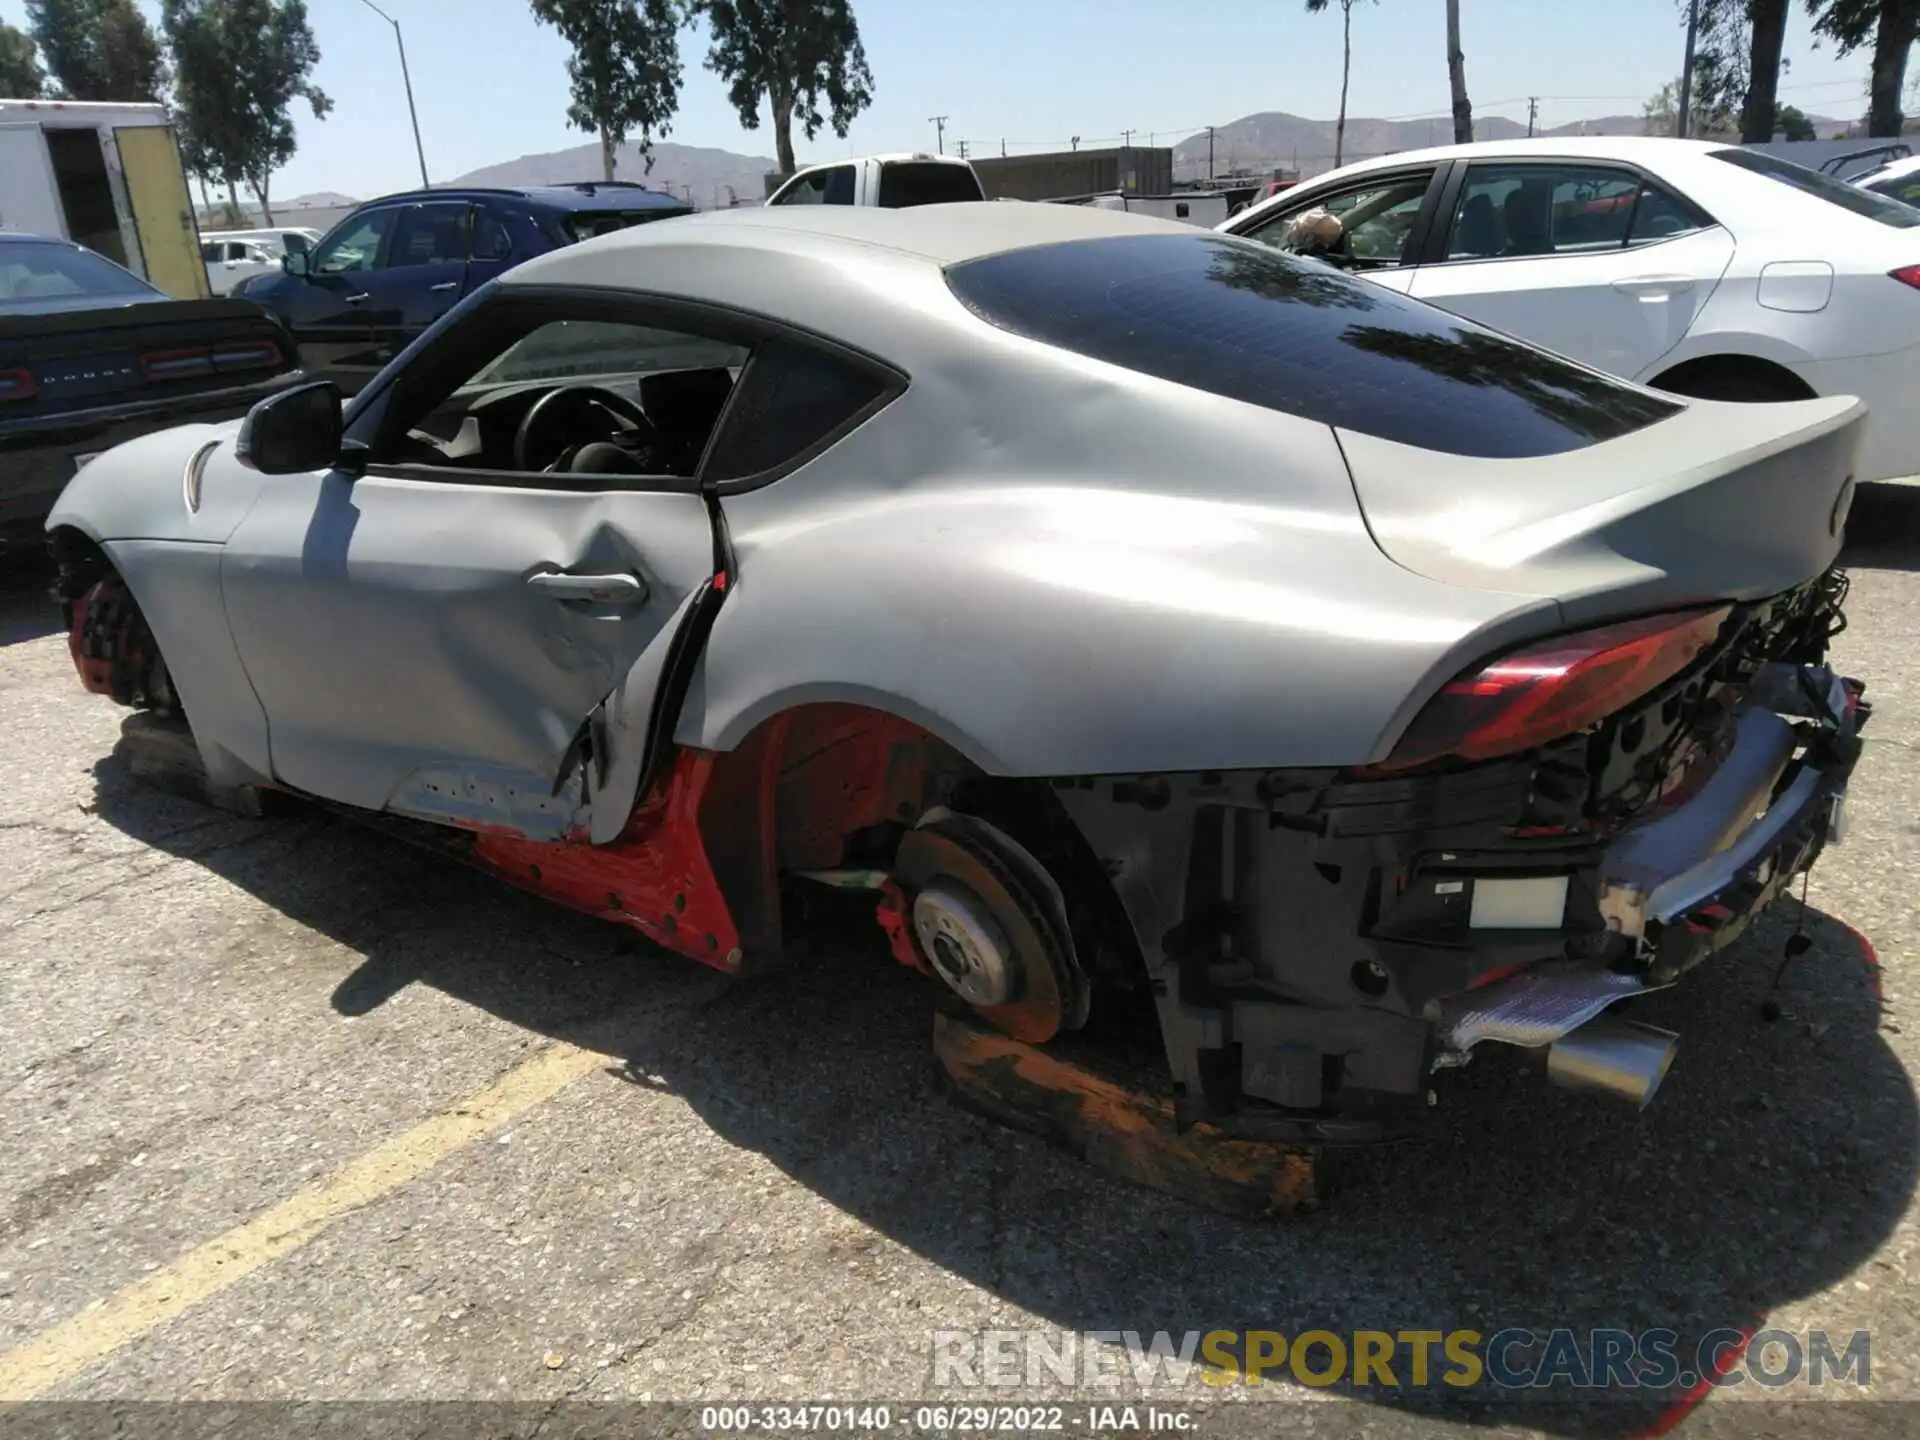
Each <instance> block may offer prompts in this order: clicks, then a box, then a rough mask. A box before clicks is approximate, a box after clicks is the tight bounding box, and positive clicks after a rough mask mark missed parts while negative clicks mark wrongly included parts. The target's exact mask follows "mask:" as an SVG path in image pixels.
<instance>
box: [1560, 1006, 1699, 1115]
mask: <svg viewBox="0 0 1920 1440" xmlns="http://www.w3.org/2000/svg"><path fill="white" fill-rule="evenodd" d="M1679 1044H1680V1037H1679V1036H1678V1035H1676V1034H1674V1033H1673V1031H1671V1030H1658V1029H1655V1028H1654V1027H1653V1026H1651V1025H1640V1024H1637V1023H1635V1022H1634V1021H1632V1020H1620V1019H1616V1018H1615V1017H1613V1016H1611V1015H1600V1016H1597V1017H1595V1018H1594V1019H1592V1020H1589V1021H1588V1022H1587V1023H1586V1024H1584V1025H1582V1026H1580V1027H1578V1028H1577V1029H1574V1030H1569V1031H1568V1032H1567V1033H1566V1034H1565V1035H1562V1036H1561V1037H1560V1038H1559V1039H1558V1040H1556V1041H1554V1042H1553V1044H1552V1046H1551V1047H1550V1048H1549V1049H1548V1051H1547V1078H1548V1079H1549V1080H1551V1081H1552V1082H1553V1083H1554V1084H1556V1085H1559V1086H1563V1087H1564V1088H1566V1089H1569V1090H1586V1091H1592V1092H1596V1093H1599V1094H1603V1095H1612V1096H1615V1097H1617V1098H1619V1099H1622V1100H1626V1101H1628V1102H1629V1103H1630V1104H1632V1106H1633V1107H1634V1108H1635V1109H1636V1110H1644V1109H1646V1107H1647V1105H1648V1103H1649V1102H1650V1101H1651V1100H1652V1099H1653V1097H1654V1095H1655V1094H1656V1093H1657V1092H1658V1091H1659V1089H1660V1082H1661V1081H1663V1080H1665V1079H1666V1078H1667V1071H1668V1070H1669V1069H1670V1068H1672V1065H1673V1056H1674V1051H1675V1050H1676V1049H1678V1048H1679Z"/></svg>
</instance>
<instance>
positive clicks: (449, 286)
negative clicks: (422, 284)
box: [427, 280, 460, 295]
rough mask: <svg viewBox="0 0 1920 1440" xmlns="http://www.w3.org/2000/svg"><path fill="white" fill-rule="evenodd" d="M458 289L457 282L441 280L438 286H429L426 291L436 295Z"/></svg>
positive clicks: (458, 284) (458, 283)
mask: <svg viewBox="0 0 1920 1440" xmlns="http://www.w3.org/2000/svg"><path fill="white" fill-rule="evenodd" d="M459 288H460V282H459V281H458V280H442V281H441V282H440V283H439V284H438V285H429V286H428V287H427V289H429V290H431V291H433V292H434V293H435V294H436V295H437V294H439V293H440V292H441V291H442V290H458V289H459Z"/></svg>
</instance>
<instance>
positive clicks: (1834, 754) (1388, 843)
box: [1060, 663, 1869, 1143]
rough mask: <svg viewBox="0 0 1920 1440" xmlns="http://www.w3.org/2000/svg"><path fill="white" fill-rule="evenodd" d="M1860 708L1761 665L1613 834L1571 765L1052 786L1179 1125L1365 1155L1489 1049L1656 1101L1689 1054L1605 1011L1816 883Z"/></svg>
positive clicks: (1787, 667)
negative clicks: (1127, 976) (1707, 733)
mask: <svg viewBox="0 0 1920 1440" xmlns="http://www.w3.org/2000/svg"><path fill="white" fill-rule="evenodd" d="M1655 698H1656V703H1657V700H1658V697H1655ZM1868 713H1869V708H1868V706H1867V705H1866V704H1865V702H1864V700H1863V699H1862V687H1861V686H1860V685H1859V684H1858V683H1857V682H1854V681H1851V680H1847V679H1843V678H1842V677H1840V676H1838V675H1836V674H1835V673H1834V672H1832V671H1831V670H1830V669H1828V668H1827V667H1825V666H1816V665H1804V664H1784V663H1776V664H1771V665H1765V666H1762V667H1761V668H1760V669H1759V670H1758V672H1757V673H1756V674H1753V675H1751V676H1749V677H1748V680H1747V683H1745V684H1744V685H1743V686H1742V688H1741V691H1740V705H1739V709H1738V710H1737V711H1735V712H1734V713H1733V715H1732V717H1731V720H1730V723H1728V724H1727V725H1726V726H1725V727H1724V728H1723V730H1722V731H1721V734H1722V741H1721V743H1720V744H1719V745H1718V746H1717V749H1716V752H1715V753H1711V754H1706V755H1703V756H1701V757H1700V758H1699V759H1697V760H1696V761H1694V762H1692V763H1690V764H1689V765H1688V766H1686V767H1685V776H1684V781H1683V782H1682V783H1680V784H1678V785H1677V786H1675V787H1674V788H1673V789H1671V790H1670V792H1669V793H1668V794H1666V795H1665V796H1664V797H1662V798H1660V799H1659V800H1656V801H1651V802H1648V803H1646V804H1644V805H1643V806H1642V807H1641V808H1640V809H1639V810H1638V812H1637V813H1636V814H1635V815H1634V816H1633V817H1632V821H1631V823H1628V824H1625V825H1616V826H1613V827H1612V828H1610V829H1601V828H1599V827H1595V826H1593V825H1590V824H1587V823H1584V822H1585V820H1586V817H1587V813H1588V801H1589V797H1590V795H1591V794H1592V793H1594V791H1595V789H1596V788H1597V781H1596V780H1595V778H1594V776H1592V775H1590V774H1589V773H1587V771H1586V770H1584V769H1582V768H1581V766H1582V765H1583V764H1591V762H1590V761H1582V760H1580V759H1579V758H1578V756H1577V755H1576V753H1575V752H1574V751H1573V750H1572V749H1563V750H1560V751H1549V752H1543V753H1540V754H1536V755H1534V756H1531V757H1528V758H1527V759H1526V760H1525V761H1524V762H1516V763H1514V764H1500V763H1494V764H1487V765H1482V766H1476V767H1472V768H1471V769H1466V770H1457V771H1454V772H1451V773H1440V774H1434V775H1428V776H1425V777H1418V778H1389V779H1360V778H1356V777H1354V776H1352V775H1351V774H1343V773H1336V772H1298V771H1290V772H1269V773H1267V774H1264V775H1242V774H1238V773H1231V774H1224V775H1219V774H1215V775H1198V776H1156V777H1134V778H1131V779H1128V780H1122V781H1112V780H1102V781H1098V782H1088V781H1073V782H1061V786H1060V790H1061V798H1062V801H1063V803H1064V804H1065V806H1066V808H1067V810H1068V812H1069V814H1071V815H1072V816H1073V818H1074V819H1075V821H1076V822H1077V823H1078V825H1079V827H1080V828H1081V830H1082V833H1083V834H1085V835H1086V837H1087V838H1088V840H1089V842H1090V843H1091V844H1092V845H1093V847H1094V850H1095V852H1096V853H1097V854H1098V855H1099V856H1100V857H1101V858H1102V860H1103V861H1104V862H1105V864H1106V866H1107V869H1108V872H1109V873H1110V874H1112V875H1113V876H1114V883H1115V888H1116V891H1117V892H1118V894H1119V896H1120V899H1121V901H1122V904H1123V906H1124V908H1125V909H1126V911H1127V914H1128V918H1129V919H1130V920H1131V921H1132V925H1133V929H1134V931H1135V934H1136V937H1137V938H1138V940H1139V942H1140V946H1141V950H1142V952H1143V955H1144V957H1145V958H1146V961H1147V970H1148V973H1149V976H1150V980H1151V983H1152V987H1153V991H1154V998H1155V1001H1156V1004H1157V1007H1158V1012H1159V1018H1160V1022H1161V1031H1162V1035H1163V1038H1164V1040H1165V1042H1166V1048H1167V1056H1168V1061H1169V1064H1170V1066H1171V1068H1172V1071H1173V1075H1174V1079H1175V1083H1176V1091H1177V1095H1178V1103H1179V1106H1180V1111H1181V1115H1182V1118H1183V1121H1184V1122H1187V1123H1191V1122H1195V1121H1199V1120H1207V1121H1211V1122H1213V1123H1216V1124H1219V1125H1221V1126H1223V1127H1225V1128H1227V1129H1228V1130H1230V1131H1233V1132H1237V1133H1242V1134H1246V1135H1249V1136H1258V1137H1262V1138H1273V1139H1291V1140H1307V1141H1317V1142H1319V1143H1340V1142H1356V1143H1357V1142H1364V1141H1371V1140H1377V1139H1381V1138H1386V1137H1388V1136H1391V1135H1392V1134H1395V1133H1398V1132H1400V1131H1403V1130H1406V1129H1408V1128H1411V1127H1412V1126H1413V1125H1414V1124H1416V1123H1417V1119H1418V1116H1419V1115H1420V1114H1421V1113H1422V1112H1423V1111H1424V1110H1425V1108H1426V1105H1427V1103H1428V1101H1429V1099H1430V1097H1429V1094H1428V1092H1429V1089H1430V1087H1432V1086H1433V1084H1434V1083H1435V1082H1434V1072H1435V1071H1436V1070H1440V1069H1444V1068H1446V1067H1448V1066H1450V1065H1458V1064H1461V1063H1463V1062H1464V1061H1465V1060H1466V1058H1467V1057H1468V1055H1469V1054H1470V1052H1471V1051H1472V1049H1473V1047H1474V1046H1475V1045H1477V1044H1480V1043H1483V1042H1489V1041H1491V1042H1495V1043H1505V1044H1512V1045H1525V1046H1530V1047H1532V1046H1541V1047H1549V1048H1550V1063H1549V1074H1550V1075H1552V1076H1553V1077H1554V1078H1555V1079H1558V1080H1561V1081H1562V1082H1563V1083H1568V1084H1573V1085H1577V1086H1581V1087H1583V1088H1590V1089H1610V1090H1613V1091H1614V1092H1615V1093H1619V1094H1623V1095H1627V1096H1629V1097H1631V1098H1636V1099H1637V1100H1638V1101H1639V1102H1640V1103H1644V1102H1645V1100H1646V1099H1648V1098H1650V1097H1651V1094H1652V1091H1653V1087H1655V1086H1657V1085H1658V1083H1659V1079H1660V1077H1661V1076H1663V1075H1664V1074H1665V1070H1666V1065H1667V1063H1669V1062H1670V1060H1671V1058H1672V1039H1673V1037H1665V1038H1664V1039H1662V1038H1661V1037H1663V1036H1664V1032H1657V1031H1646V1030H1645V1027H1625V1026H1624V1024H1623V1022H1621V1021H1619V1020H1618V1019H1617V1018H1615V1017H1613V1016H1611V1015H1608V1014H1607V1013H1606V1011H1607V1010H1608V1008H1609V1007H1610V1006H1611V1005H1613V1004H1614V1003H1615V1002H1617V1001H1618V1000H1620V999H1623V998H1627V997H1630V996H1632V995H1636V994H1640V993H1644V992H1646V991H1649V990H1654V989H1659V988H1661V987H1663V986H1666V985H1670V984H1672V983H1673V982H1674V981H1675V980H1676V979H1677V978H1678V977H1679V976H1680V975H1681V974H1682V973H1683V972H1685V971H1686V970H1688V969H1690V968H1692V967H1693V966H1695V965H1698V964H1699V963H1700V962H1702V961H1703V960H1705V959H1707V958H1708V957H1709V956H1711V955H1712V954H1714V953H1715V952H1716V951H1718V950H1720V949H1722V948H1724V947H1725V946H1727V945H1729V944H1730V943H1732V941H1733V940H1734V939H1735V938H1736V937H1737V936H1738V935H1740V934H1741V932H1742V931H1743V930H1744V929H1745V928H1746V927H1747V925H1748V924H1749V923H1750V922H1751V921H1752V920H1753V919H1754V917H1756V916H1757V915H1758V914H1760V913H1761V912H1762V911H1763V910H1764V909H1765V908H1766V907H1767V906H1768V905H1769V904H1770V903H1772V901H1773V900H1775V899H1776V898H1778V896H1779V895H1780V894H1781V893H1782V892H1783V891H1784V890H1785V889H1786V888H1787V887H1788V886H1789V885H1790V884H1791V882H1792V881H1793V880H1794V879H1795V878H1796V877H1797V876H1798V875H1800V874H1802V873H1803V872H1805V871H1806V870H1807V868H1808V867H1810V866H1811V865H1812V864H1813V863H1814V861H1815V860H1816V859H1817V858H1818V856H1819V855H1820V853H1821V851H1822V849H1823V848H1824V846H1825V845H1826V844H1827V843H1828V842H1829V841H1830V840H1831V839H1833V838H1834V837H1835V836H1836V835H1837V833H1838V829H1839V817H1840V815H1841V811H1842V804H1843V800H1844V796H1845V791H1846V785H1847V780H1848V777H1849V775H1850V774H1851V772H1852V769H1853V766H1854V763H1855V761H1856V760H1857V758H1858V755H1859V752H1860V741H1859V738H1858V732H1859V729H1860V727H1861V725H1862V724H1863V723H1864V722H1865V720H1866V718H1867V715H1868ZM1584 743H1585V742H1584V741H1583V742H1582V744H1583V745H1584Z"/></svg>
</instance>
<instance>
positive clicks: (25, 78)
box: [0, 20, 47, 100]
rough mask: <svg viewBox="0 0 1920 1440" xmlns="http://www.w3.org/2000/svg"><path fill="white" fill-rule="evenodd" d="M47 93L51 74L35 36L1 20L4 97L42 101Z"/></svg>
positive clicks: (0, 67) (0, 62)
mask: <svg viewBox="0 0 1920 1440" xmlns="http://www.w3.org/2000/svg"><path fill="white" fill-rule="evenodd" d="M46 93H47V76H46V72H45V71H43V70H42V69H41V68H40V56H39V53H38V52H37V51H36V50H35V49H34V48H33V37H32V36H31V35H29V34H27V32H26V31H24V30H18V29H15V28H14V27H13V26H11V25H9V24H7V23H6V22H5V21H4V20H0V98H3V99H7V100H38V99H39V98H40V97H41V96H42V95H44V94H46Z"/></svg>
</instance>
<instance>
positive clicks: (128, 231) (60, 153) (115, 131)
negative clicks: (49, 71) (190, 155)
mask: <svg viewBox="0 0 1920 1440" xmlns="http://www.w3.org/2000/svg"><path fill="white" fill-rule="evenodd" d="M7 230H12V231H24V232H26V233H28V234H34V235H59V236H63V237H65V238H66V239H68V240H72V241H73V242H74V243H76V244H79V245H84V246H86V247H87V248H88V249H89V250H93V251H97V252H98V253H99V254H101V255H104V256H106V257H107V258H108V259H109V260H112V261H113V262H114V263H115V264H118V265H124V266H126V268H127V269H129V270H131V271H133V273H134V274H136V275H138V276H140V277H142V278H143V279H145V280H146V281H147V282H148V283H149V284H151V285H156V286H158V287H159V288H160V289H162V290H164V291H166V292H167V293H168V294H169V295H173V296H176V297H178V298H180V299H183V300H195V299H204V298H206V297H207V296H209V295H210V294H211V293H212V291H211V290H210V289H209V288H208V285H207V271H206V266H205V265H204V264H202V263H201V258H200V232H199V229H198V227H197V225H196V224H195V222H194V216H193V201H192V199H191V197H190V196H189V195H188V193H187V174H186V167H185V166H183V165H182V164H181V162H180V142H179V139H178V137H177V136H176V135H175V134H174V130H173V124H172V122H171V121H170V120H169V119H168V118H167V110H166V107H165V106H164V105H107V104H100V105H95V104H88V103H82V102H78V101H67V100H0V231H7Z"/></svg>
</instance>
